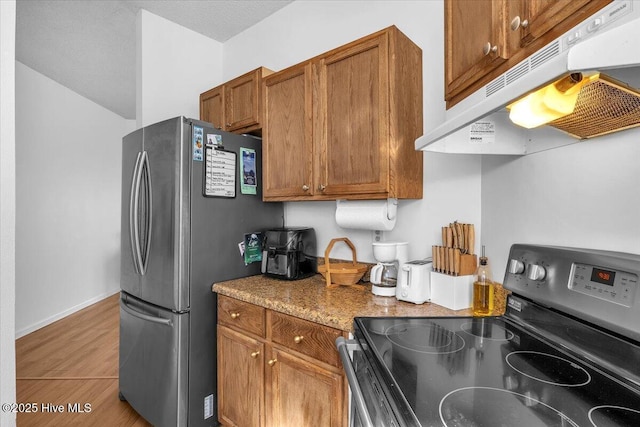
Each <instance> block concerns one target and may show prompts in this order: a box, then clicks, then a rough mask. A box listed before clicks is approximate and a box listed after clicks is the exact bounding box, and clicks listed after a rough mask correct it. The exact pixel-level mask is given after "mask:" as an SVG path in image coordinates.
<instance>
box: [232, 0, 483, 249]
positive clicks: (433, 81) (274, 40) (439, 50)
mask: <svg viewBox="0 0 640 427" xmlns="http://www.w3.org/2000/svg"><path fill="white" fill-rule="evenodd" d="M390 25H396V26H397V27H398V28H399V29H400V30H401V31H402V32H403V33H405V34H406V35H407V36H408V37H409V38H410V39H411V40H412V41H413V42H414V43H416V44H417V45H418V46H420V47H421V48H422V55H423V85H424V92H425V93H424V126H425V129H428V128H429V127H433V126H434V125H435V124H437V123H438V122H439V121H441V120H442V118H443V116H444V101H443V99H442V98H443V93H444V91H443V81H444V78H443V75H444V68H443V57H444V54H443V45H444V42H443V39H444V36H443V31H444V30H443V3H442V2H439V1H438V2H436V1H341V2H327V1H304V0H302V1H300V0H298V1H295V2H293V3H291V4H290V5H288V6H287V7H285V8H283V9H281V10H280V11H278V12H276V13H275V14H273V15H271V16H269V17H268V18H266V19H265V20H263V21H261V22H260V23H258V24H257V25H255V26H253V27H251V28H250V29H248V30H247V31H245V32H243V33H242V34H240V35H238V36H236V37H234V38H232V39H230V40H228V41H227V42H226V43H225V44H224V79H225V80H227V79H230V78H233V77H236V76H238V75H240V74H242V73H244V72H246V71H248V70H251V69H253V68H256V67H258V66H260V65H263V66H265V67H267V68H271V69H272V70H275V71H277V70H281V69H284V68H286V67H289V66H291V65H294V64H296V63H298V62H301V61H303V60H305V59H308V58H311V57H313V56H315V55H318V54H320V53H322V52H325V51H327V50H330V49H333V48H336V47H338V46H340V45H343V44H345V43H348V42H351V41H353V40H355V39H357V38H359V37H362V36H365V35H367V34H370V33H373V32H375V31H378V30H380V29H383V28H385V27H388V26H390ZM424 158H425V160H424V182H425V187H424V198H423V199H422V200H401V201H400V203H399V209H398V221H397V223H396V227H395V229H394V230H393V231H391V232H386V233H385V238H386V239H387V240H404V241H409V242H410V256H411V257H412V258H423V257H427V256H431V245H433V244H439V243H440V240H441V239H440V234H441V233H440V227H441V226H443V225H446V224H448V223H449V222H451V221H454V220H459V221H463V222H471V223H474V224H476V226H477V229H478V230H477V232H478V235H480V234H481V230H480V188H481V187H480V186H481V182H480V157H479V156H465V155H453V156H452V155H448V156H447V155H441V154H435V153H425V155H424ZM285 213H286V223H287V225H290V226H295V225H312V226H314V227H315V228H316V233H317V236H318V248H319V249H318V250H319V253H318V255H322V254H323V252H324V249H325V247H326V246H327V244H328V243H329V241H330V240H331V238H333V237H339V236H347V237H349V238H350V239H351V240H352V241H353V242H354V244H355V245H356V248H357V250H358V257H359V259H360V260H363V261H373V254H372V251H371V242H372V237H371V236H372V235H371V232H367V231H359V230H346V229H341V228H340V227H338V226H337V225H336V223H335V220H334V215H335V203H334V202H292V203H287V204H286V209H285ZM478 240H479V237H478ZM334 254H335V256H337V257H340V258H344V257H346V258H349V257H350V252H349V251H348V250H347V249H343V248H338V247H337V246H336V250H335V252H334ZM332 255H333V254H332Z"/></svg>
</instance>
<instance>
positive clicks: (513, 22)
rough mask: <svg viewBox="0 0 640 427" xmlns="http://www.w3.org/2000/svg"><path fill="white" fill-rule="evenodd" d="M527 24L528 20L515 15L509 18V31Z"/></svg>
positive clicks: (525, 26) (524, 26)
mask: <svg viewBox="0 0 640 427" xmlns="http://www.w3.org/2000/svg"><path fill="white" fill-rule="evenodd" d="M528 26H529V21H528V20H526V19H525V20H524V21H523V20H521V19H520V17H519V16H516V17H515V18H513V19H512V20H511V31H515V30H517V29H518V28H520V27H522V28H527V27H528Z"/></svg>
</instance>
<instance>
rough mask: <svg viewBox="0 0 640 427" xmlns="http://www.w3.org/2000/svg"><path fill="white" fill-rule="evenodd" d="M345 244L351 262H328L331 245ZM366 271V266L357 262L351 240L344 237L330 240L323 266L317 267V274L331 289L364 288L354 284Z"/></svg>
mask: <svg viewBox="0 0 640 427" xmlns="http://www.w3.org/2000/svg"><path fill="white" fill-rule="evenodd" d="M340 241H342V242H345V243H346V244H347V245H348V246H349V247H350V248H351V252H352V253H353V262H350V263H349V262H330V261H329V254H330V253H331V249H333V245H334V244H335V243H336V242H340ZM366 271H367V265H366V264H361V263H358V262H357V255H356V247H355V246H353V243H351V240H349V239H347V238H346V237H339V238H337V239H331V242H329V245H328V246H327V249H326V250H325V251H324V265H319V266H318V273H320V274H322V276H323V277H324V278H325V280H326V282H327V287H329V288H332V287H336V286H352V287H357V288H364V287H363V286H360V285H356V283H357V282H358V281H359V280H360V279H362V276H364V273H365V272H366Z"/></svg>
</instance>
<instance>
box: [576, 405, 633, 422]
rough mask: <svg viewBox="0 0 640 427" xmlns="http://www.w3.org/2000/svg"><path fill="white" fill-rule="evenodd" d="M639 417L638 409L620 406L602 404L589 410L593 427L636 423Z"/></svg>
mask: <svg viewBox="0 0 640 427" xmlns="http://www.w3.org/2000/svg"><path fill="white" fill-rule="evenodd" d="M639 418H640V411H639V410H637V409H631V408H623V407H620V406H611V405H602V406H596V407H594V408H591V410H590V411H589V421H591V424H593V426H594V427H616V426H631V425H633V424H631V423H636V424H635V425H638V424H637V422H638V419H639Z"/></svg>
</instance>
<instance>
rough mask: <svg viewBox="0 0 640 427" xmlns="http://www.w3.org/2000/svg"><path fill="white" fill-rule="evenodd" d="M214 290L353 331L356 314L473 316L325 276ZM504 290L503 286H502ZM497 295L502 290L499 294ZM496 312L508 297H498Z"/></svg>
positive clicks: (261, 280)
mask: <svg viewBox="0 0 640 427" xmlns="http://www.w3.org/2000/svg"><path fill="white" fill-rule="evenodd" d="M212 289H213V292H217V293H218V294H220V295H226V296H229V297H232V298H236V299H239V300H241V301H245V302H249V303H252V304H256V305H259V306H262V307H266V308H269V309H271V310H275V311H278V312H281V313H285V314H289V315H292V316H296V317H299V318H302V319H305V320H310V321H312V322H316V323H319V324H322V325H325V326H330V327H332V328H336V329H340V330H343V331H348V332H350V331H352V329H353V318H354V317H360V316H363V317H366V316H372V317H375V316H388V317H405V316H409V317H412V316H414V317H420V316H427V317H435V316H471V315H472V313H471V309H469V308H467V309H463V310H457V311H454V310H450V309H448V308H445V307H442V306H439V305H436V304H432V303H425V304H419V305H418V304H412V303H408V302H404V301H398V300H396V299H395V298H394V297H380V296H376V295H373V294H372V293H371V285H370V284H363V285H362V286H361V289H360V286H359V288H358V289H356V288H353V287H345V286H340V287H335V288H327V287H326V286H325V281H324V279H323V278H322V276H321V275H319V274H317V275H315V276H312V277H309V278H306V279H302V280H295V281H287V280H278V279H273V278H269V277H267V276H263V275H258V276H250V277H245V278H242V279H236V280H229V281H226V282H220V283H214V284H213V288H212ZM500 289H501V288H500ZM496 294H497V295H498V294H499V292H497V293H496ZM495 305H496V307H497V308H498V309H497V310H496V314H498V313H500V312H501V311H502V308H503V307H504V298H500V297H498V298H496V304H495Z"/></svg>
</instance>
